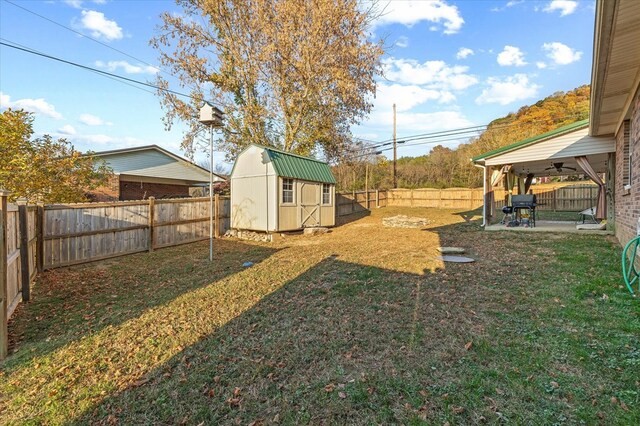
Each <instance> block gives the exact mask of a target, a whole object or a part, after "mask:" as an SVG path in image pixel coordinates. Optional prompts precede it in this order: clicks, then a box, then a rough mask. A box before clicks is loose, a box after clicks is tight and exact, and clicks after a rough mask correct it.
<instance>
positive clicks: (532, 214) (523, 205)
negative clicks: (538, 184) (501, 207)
mask: <svg viewBox="0 0 640 426" xmlns="http://www.w3.org/2000/svg"><path fill="white" fill-rule="evenodd" d="M536 205H537V203H536V196H535V195H534V194H523V195H512V196H511V207H512V208H513V211H514V212H515V214H516V216H518V213H519V212H520V210H525V209H526V210H528V211H529V221H530V222H531V226H536ZM520 218H522V213H520Z"/></svg>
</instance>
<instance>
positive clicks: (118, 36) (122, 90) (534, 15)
mask: <svg viewBox="0 0 640 426" xmlns="http://www.w3.org/2000/svg"><path fill="white" fill-rule="evenodd" d="M11 1H12V2H15V3H17V4H18V5H19V6H22V7H23V8H26V9H29V10H30V11H32V12H35V13H37V14H40V15H42V16H44V17H46V18H48V19H50V20H52V21H55V22H57V23H59V24H62V25H64V26H67V27H70V28H72V29H73V30H75V31H77V32H79V33H82V34H85V35H88V36H91V37H93V38H96V39H98V40H100V41H101V42H102V43H104V44H106V45H108V46H110V47H112V48H114V49H118V50H120V51H122V52H124V53H126V54H128V55H129V56H125V55H124V54H122V53H120V52H117V51H114V50H112V49H109V48H107V47H105V46H103V45H100V44H98V43H95V42H93V41H91V40H89V39H87V38H83V37H81V36H79V35H78V34H76V33H74V32H71V31H69V30H67V29H65V28H62V27H61V26H59V25H56V24H54V23H52V22H49V21H47V20H45V19H43V18H41V17H38V16H35V15H34V14H32V13H29V12H27V11H25V10H23V9H20V8H18V7H16V6H14V5H12V4H11V3H9V2H7V1H5V0H0V37H1V38H2V39H3V41H4V42H12V43H16V44H19V45H23V46H26V47H28V48H31V49H34V50H38V51H40V52H43V53H46V54H49V55H52V56H57V57H60V58H63V59H66V60H69V61H72V62H77V63H80V64H82V65H86V66H90V67H94V68H98V69H102V70H105V71H110V72H113V73H115V74H119V75H123V76H126V77H129V78H133V79H136V80H144V81H152V80H153V79H154V75H155V73H157V72H162V71H159V70H158V69H157V68H155V67H154V66H153V64H155V63H156V58H157V53H156V51H155V50H153V49H152V48H151V47H150V46H149V44H148V41H149V39H150V38H151V37H152V36H153V35H154V31H155V28H156V26H157V25H158V24H159V23H160V18H159V15H160V14H161V13H162V12H164V11H169V12H178V11H179V9H178V8H177V6H176V5H175V3H174V2H173V1H160V0H148V1H135V0H133V1H132V0H128V1H108V0H84V1H81V0H70V1H18V0H11ZM365 4H366V3H365ZM379 6H380V7H381V8H383V9H384V13H383V14H382V16H381V17H380V18H379V19H378V20H377V21H376V22H375V24H374V25H375V26H374V28H372V31H373V36H374V37H376V38H380V37H382V38H384V39H385V45H386V46H387V53H386V54H385V56H384V59H383V64H384V68H385V77H384V78H381V79H380V81H379V83H378V91H377V93H376V97H375V99H374V100H373V102H374V110H373V111H372V113H371V114H370V116H369V118H368V119H367V120H365V121H364V122H363V123H362V124H361V125H359V126H356V127H354V128H353V132H354V134H355V135H356V136H359V137H362V138H366V139H370V140H375V141H379V140H386V139H389V138H390V137H391V134H392V120H393V117H392V104H393V103H396V104H397V110H398V114H397V123H398V125H397V129H398V130H397V132H398V136H399V137H400V138H401V137H402V136H407V135H413V134H418V133H425V132H431V131H438V130H447V129H454V128H460V127H466V126H472V125H479V124H486V123H488V122H489V121H491V120H492V119H495V118H497V117H500V116H503V115H505V114H506V113H508V112H514V111H517V109H518V108H519V107H520V106H522V105H525V104H531V103H534V102H535V101H537V100H538V99H540V98H543V97H545V96H549V95H551V94H553V93H554V92H556V91H559V90H562V91H567V90H571V89H573V88H575V87H577V86H579V85H582V84H586V83H589V80H590V74H591V60H592V51H591V50H592V43H593V26H594V13H595V12H594V1H559V0H554V1H514V0H511V1H479V0H467V1H454V0H434V1H402V0H401V1H391V2H388V3H387V2H380V3H379ZM134 58H135V59H134ZM164 76H165V77H167V76H166V75H164ZM169 81H171V78H170V77H169ZM0 92H1V94H0V107H1V108H3V109H4V108H7V107H13V108H20V107H22V108H24V109H27V110H30V111H33V112H35V114H36V121H35V130H36V132H37V133H38V134H44V133H48V134H51V135H54V136H58V137H66V138H67V139H69V140H71V141H72V142H73V143H74V145H75V146H76V148H78V149H80V150H83V151H84V150H89V149H91V150H94V151H102V150H108V149H116V148H123V147H130V146H138V145H145V144H157V145H160V146H163V147H165V148H167V149H169V150H171V151H173V152H176V153H178V154H181V152H180V150H179V145H180V141H181V139H182V133H181V132H182V128H181V126H176V127H174V128H173V129H172V131H170V132H168V131H166V130H165V128H164V125H163V123H162V117H163V111H162V110H161V108H160V103H159V100H158V98H157V97H156V96H155V95H154V94H153V93H149V92H153V89H149V88H146V89H145V88H140V87H135V88H134V87H131V86H129V85H125V84H122V83H120V82H117V81H114V80H112V79H108V78H105V77H103V76H100V75H97V74H95V73H92V72H89V71H86V70H81V69H77V68H74V67H71V66H69V65H65V64H61V63H57V62H54V61H51V60H49V59H44V58H40V57H36V56H33V55H30V54H27V53H24V52H19V51H15V50H13V49H11V48H8V47H5V46H1V47H0ZM457 143H459V141H451V142H449V145H450V146H455V145H456V144H457ZM430 147H431V146H430V145H419V146H413V147H409V146H406V147H401V148H400V149H399V155H400V156H404V155H421V154H425V153H427V152H428V151H429V149H430ZM198 157H199V158H200V159H201V158H204V154H201V155H199V156H198ZM217 158H221V155H218V156H217Z"/></svg>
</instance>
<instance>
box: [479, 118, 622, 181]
mask: <svg viewBox="0 0 640 426" xmlns="http://www.w3.org/2000/svg"><path fill="white" fill-rule="evenodd" d="M612 152H615V139H614V138H613V137H593V136H589V129H588V127H586V126H584V127H582V128H580V129H578V130H574V131H571V132H568V133H563V134H560V135H559V136H555V137H550V138H548V139H542V140H533V141H532V142H531V143H529V144H524V145H522V144H520V145H518V144H514V147H513V149H509V147H506V148H505V149H504V150H502V152H499V153H495V154H494V155H488V156H486V157H484V158H477V159H475V162H476V163H478V164H484V165H485V166H495V167H498V166H503V165H507V164H509V165H511V166H512V167H513V171H514V172H515V173H516V174H519V175H526V174H529V173H533V174H534V175H536V176H558V175H563V176H566V175H572V174H582V173H584V172H583V171H582V170H581V169H580V167H579V166H578V164H577V162H576V160H575V157H579V156H586V157H587V158H588V159H589V163H590V164H591V166H592V167H593V168H594V170H595V171H596V172H597V173H604V172H605V171H606V170H607V158H608V155H609V153H612ZM554 163H563V165H562V166H563V169H562V171H561V172H559V171H557V170H556V169H555V168H554V167H553V164H554ZM566 167H571V168H575V169H576V170H575V171H574V170H569V169H566ZM547 169H549V170H547Z"/></svg>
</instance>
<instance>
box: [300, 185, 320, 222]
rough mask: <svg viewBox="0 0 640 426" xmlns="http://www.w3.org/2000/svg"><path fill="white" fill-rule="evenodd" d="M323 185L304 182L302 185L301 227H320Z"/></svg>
mask: <svg viewBox="0 0 640 426" xmlns="http://www.w3.org/2000/svg"><path fill="white" fill-rule="evenodd" d="M320 188H322V186H321V185H318V184H313V183H307V182H302V184H301V185H300V227H301V228H308V227H313V226H320Z"/></svg>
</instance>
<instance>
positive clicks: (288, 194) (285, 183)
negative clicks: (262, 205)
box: [282, 178, 293, 204]
mask: <svg viewBox="0 0 640 426" xmlns="http://www.w3.org/2000/svg"><path fill="white" fill-rule="evenodd" d="M282 203H283V204H293V179H287V178H285V179H282Z"/></svg>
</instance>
